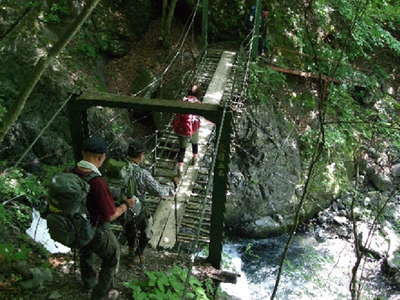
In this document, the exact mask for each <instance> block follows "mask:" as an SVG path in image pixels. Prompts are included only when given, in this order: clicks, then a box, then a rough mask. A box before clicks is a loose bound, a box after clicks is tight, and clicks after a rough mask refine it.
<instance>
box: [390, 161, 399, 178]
mask: <svg viewBox="0 0 400 300" xmlns="http://www.w3.org/2000/svg"><path fill="white" fill-rule="evenodd" d="M392 175H393V176H394V177H400V164H395V165H393V166H392Z"/></svg>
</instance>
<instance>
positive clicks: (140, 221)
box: [136, 210, 149, 256]
mask: <svg viewBox="0 0 400 300" xmlns="http://www.w3.org/2000/svg"><path fill="white" fill-rule="evenodd" d="M136 226H137V229H138V231H139V237H138V239H139V243H138V247H137V250H136V254H137V255H139V256H142V255H143V252H144V249H145V248H146V246H147V243H148V242H149V239H148V237H147V235H146V228H147V226H148V219H147V213H146V211H145V210H143V211H142V212H141V213H140V215H139V216H138V218H137V225H136Z"/></svg>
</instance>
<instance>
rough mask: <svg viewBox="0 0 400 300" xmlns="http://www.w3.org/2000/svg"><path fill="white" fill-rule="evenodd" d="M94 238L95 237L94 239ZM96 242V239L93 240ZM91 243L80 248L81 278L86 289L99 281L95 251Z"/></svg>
mask: <svg viewBox="0 0 400 300" xmlns="http://www.w3.org/2000/svg"><path fill="white" fill-rule="evenodd" d="M93 240H94V239H93ZM93 242H95V241H93ZM90 245H91V244H89V245H88V246H86V247H83V248H82V249H80V250H79V262H80V266H79V267H80V271H81V279H82V283H83V286H84V288H85V289H86V290H91V289H92V288H93V287H94V286H95V285H96V283H97V272H96V269H95V257H94V252H93V250H92V249H91V248H90Z"/></svg>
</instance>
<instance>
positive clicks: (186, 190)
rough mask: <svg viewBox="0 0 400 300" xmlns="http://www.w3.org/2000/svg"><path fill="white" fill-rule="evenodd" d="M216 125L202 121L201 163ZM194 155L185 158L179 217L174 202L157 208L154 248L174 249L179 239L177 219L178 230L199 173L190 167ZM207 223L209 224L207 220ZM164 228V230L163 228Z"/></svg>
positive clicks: (199, 155)
mask: <svg viewBox="0 0 400 300" xmlns="http://www.w3.org/2000/svg"><path fill="white" fill-rule="evenodd" d="M214 126H215V125H214V124H213V123H212V122H209V121H207V120H205V119H203V118H202V119H201V126H200V129H199V130H200V131H199V152H198V158H199V161H201V160H202V159H203V157H204V155H205V154H206V150H207V142H208V140H209V138H210V136H211V133H212V132H213V129H214ZM191 157H192V153H191V151H190V150H188V151H186V153H185V158H184V174H183V176H182V179H181V183H180V184H179V186H178V189H177V193H176V196H175V197H176V202H177V204H178V206H177V217H176V218H175V209H174V208H175V205H174V202H173V201H172V200H171V201H172V202H169V203H168V204H165V203H163V205H160V206H159V208H157V211H156V213H155V216H154V219H155V220H156V221H157V223H156V222H154V225H153V227H154V230H153V232H155V233H156V234H154V233H153V238H152V239H151V240H150V245H151V246H152V247H153V248H157V247H162V248H172V247H174V245H175V243H176V241H177V237H176V230H177V227H176V222H175V219H177V220H178V224H177V225H178V229H179V226H180V223H181V221H182V219H183V215H184V212H185V208H186V202H187V201H188V200H189V198H190V196H191V195H192V189H193V184H194V182H195V181H196V178H197V172H198V170H199V167H198V166H190V165H189V161H190V160H191ZM165 207H169V209H170V211H169V212H168V211H167V209H166V208H165ZM159 219H160V221H159ZM205 222H207V221H206V220H205ZM161 227H162V228H161Z"/></svg>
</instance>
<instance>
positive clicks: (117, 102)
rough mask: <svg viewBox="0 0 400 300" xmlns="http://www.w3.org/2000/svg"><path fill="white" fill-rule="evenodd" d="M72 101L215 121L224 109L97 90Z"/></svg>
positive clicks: (215, 105)
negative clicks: (194, 115)
mask: <svg viewBox="0 0 400 300" xmlns="http://www.w3.org/2000/svg"><path fill="white" fill-rule="evenodd" d="M71 103H73V104H74V105H76V106H80V107H81V108H82V109H83V108H89V107H91V106H105V107H118V108H128V109H135V110H144V111H160V112H172V113H190V114H196V115H200V116H203V117H205V118H206V119H208V120H210V121H212V122H214V123H218V122H219V118H220V114H221V111H222V109H223V108H222V107H221V106H219V105H217V104H208V103H189V102H184V101H180V100H167V99H149V98H140V97H131V96H121V95H115V94H109V93H97V92H96V93H84V94H82V95H81V96H80V97H78V98H76V99H75V100H74V101H72V102H71Z"/></svg>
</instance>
